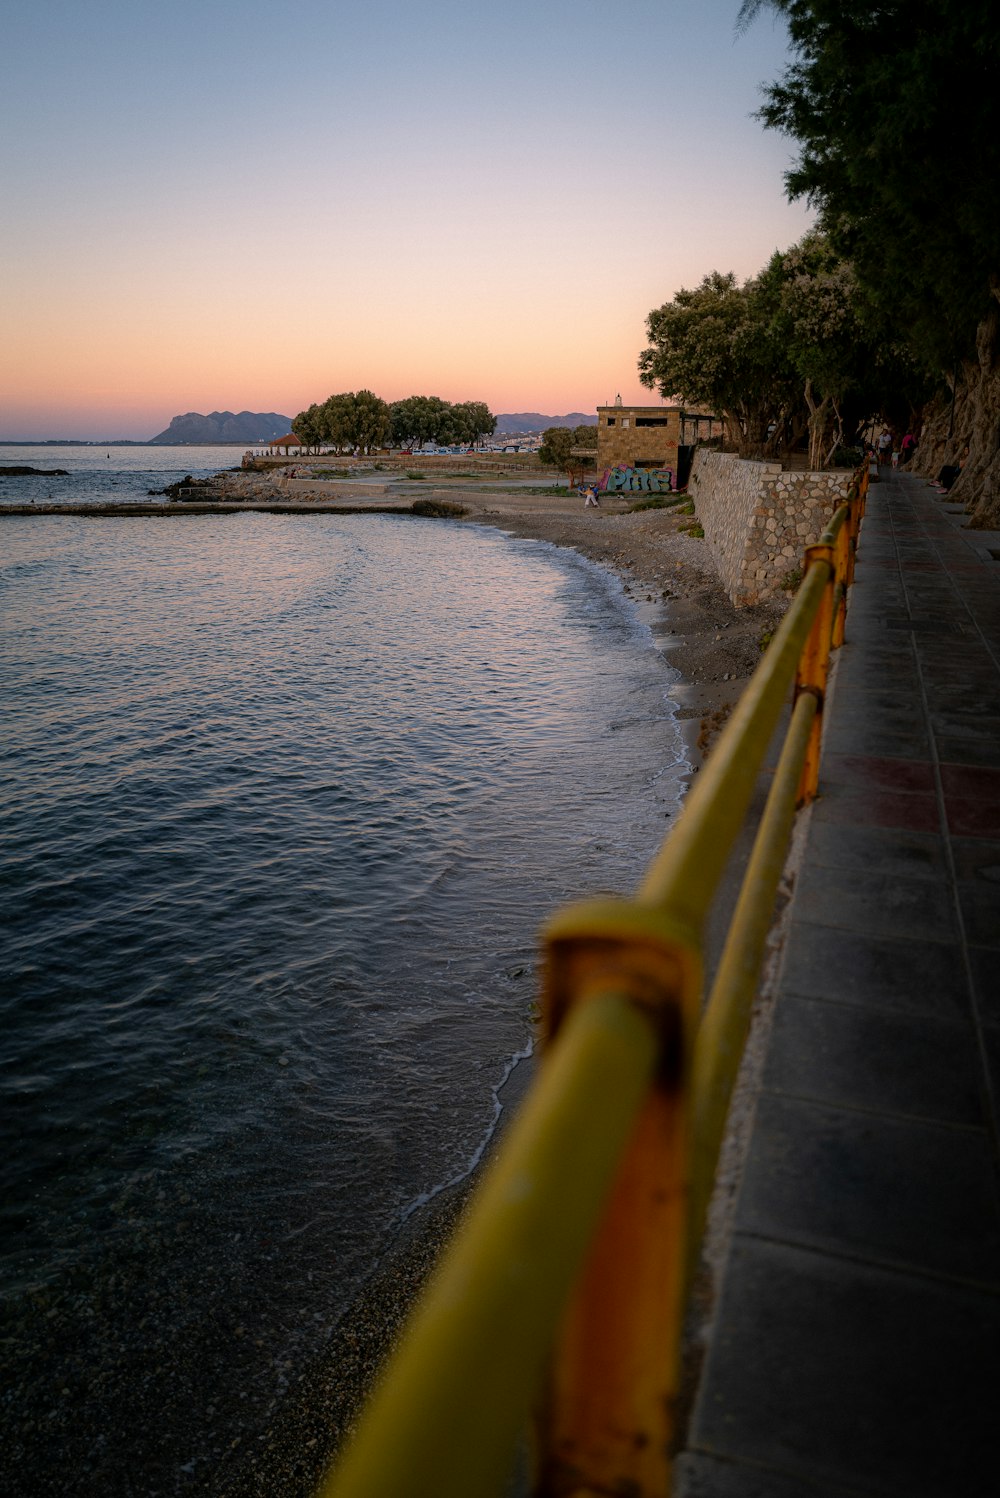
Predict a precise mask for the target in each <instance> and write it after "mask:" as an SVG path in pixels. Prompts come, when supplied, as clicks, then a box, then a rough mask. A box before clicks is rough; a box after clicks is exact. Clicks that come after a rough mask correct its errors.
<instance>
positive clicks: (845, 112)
mask: <svg viewBox="0 0 1000 1498" xmlns="http://www.w3.org/2000/svg"><path fill="white" fill-rule="evenodd" d="M765 8H771V9H774V10H777V11H779V12H780V13H781V14H783V15H784V16H785V17H786V19H787V22H788V27H789V33H790V36H791V41H792V45H793V47H794V49H795V53H796V61H795V62H794V63H793V64H792V65H791V66H790V67H789V68H788V69H787V70H786V72H785V73H784V75H783V76H782V78H781V79H780V80H779V81H778V82H776V83H774V84H772V85H771V86H770V87H769V88H768V89H767V94H766V99H767V102H766V103H765V105H764V107H763V109H762V110H761V118H762V119H763V121H764V123H765V124H766V125H768V126H770V127H772V128H774V129H778V130H781V131H783V132H784V133H786V134H788V135H790V136H792V137H793V138H794V139H795V140H796V141H797V142H798V144H799V156H798V159H797V161H796V163H795V165H794V166H793V168H792V170H791V171H790V172H789V173H788V175H787V177H786V185H787V188H788V192H789V195H790V196H791V197H802V196H805V197H807V198H808V199H809V200H810V201H811V202H813V203H814V204H815V205H816V206H817V208H818V209H819V212H820V221H821V224H822V226H823V227H824V228H825V229H826V230H827V232H828V233H829V234H830V236H831V239H832V242H833V244H834V247H835V248H836V249H837V250H838V251H839V252H840V253H841V254H842V255H844V256H845V257H847V258H849V259H850V260H851V262H852V264H853V265H854V268H855V272H856V275H857V277H858V280H859V282H860V283H861V285H862V286H863V287H864V288H866V290H867V292H868V293H869V295H870V297H871V299H872V301H873V303H874V304H875V305H876V306H877V308H878V310H879V313H880V315H881V316H882V318H883V319H884V320H885V322H887V323H888V324H889V325H891V326H892V327H893V328H894V329H895V330H896V331H897V333H898V335H900V336H901V337H903V338H905V339H906V340H907V341H908V343H909V344H910V346H911V348H912V349H913V351H914V355H915V357H916V358H917V359H918V360H919V361H921V362H922V363H923V364H924V365H925V366H929V367H931V368H933V369H934V370H935V371H936V372H937V374H938V375H939V377H941V378H943V379H945V380H946V381H947V383H948V385H949V387H950V399H949V405H951V404H952V403H954V405H956V406H960V407H961V408H962V412H963V420H964V421H965V427H964V435H965V436H966V437H967V440H968V444H969V448H970V451H969V461H968V463H967V464H966V467H965V469H964V470H963V473H962V477H961V478H960V479H959V481H958V484H957V485H956V487H955V491H954V492H955V493H956V494H957V495H964V496H965V497H966V498H967V499H975V498H976V497H977V496H979V495H982V494H983V493H984V491H985V490H987V489H989V488H990V487H991V486H992V487H995V488H997V490H998V494H1000V452H998V450H997V445H996V443H995V441H994V436H995V430H996V424H997V420H998V418H1000V357H998V356H1000V196H998V194H997V191H996V182H997V176H998V168H1000V90H998V89H997V86H996V79H997V73H998V67H997V64H998V60H1000V11H998V9H997V7H996V6H995V5H994V4H992V3H988V0H881V3H880V4H878V5H872V4H871V3H870V0H838V3H836V4H833V3H831V0H744V3H743V5H742V7H741V10H740V13H739V22H738V24H739V25H740V26H745V25H747V24H749V22H750V21H751V20H752V19H753V18H754V16H756V15H757V14H758V13H759V12H760V11H761V10H763V9H765ZM946 425H947V426H948V429H949V431H950V434H951V436H950V438H948V439H947V440H945V439H944V438H943V437H942V439H941V442H940V443H939V449H940V452H941V453H942V454H944V453H945V452H946V451H947V441H948V440H951V439H952V438H953V439H954V440H955V441H956V442H957V441H958V440H959V429H958V425H956V422H955V419H954V411H952V412H951V414H950V416H949V417H948V419H947V422H946V419H945V415H944V412H942V415H941V417H940V418H939V420H938V427H939V428H941V429H943V428H944V427H945V426H946ZM931 445H932V447H933V444H931ZM924 447H925V444H924V443H923V441H922V442H921V452H923V451H924ZM935 450H936V451H937V450H938V449H935ZM998 503H1000V500H998Z"/></svg>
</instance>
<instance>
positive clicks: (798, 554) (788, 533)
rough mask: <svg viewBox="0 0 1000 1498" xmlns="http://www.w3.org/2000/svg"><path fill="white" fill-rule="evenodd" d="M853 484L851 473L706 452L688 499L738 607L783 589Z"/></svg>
mask: <svg viewBox="0 0 1000 1498" xmlns="http://www.w3.org/2000/svg"><path fill="white" fill-rule="evenodd" d="M851 478H852V474H851V473H850V472H849V471H847V470H843V469H836V470H833V471H831V472H826V473H786V472H785V471H784V470H783V469H782V467H781V464H780V463H758V462H751V461H750V460H748V459H746V458H737V457H736V456H735V455H734V454H733V453H719V452H713V451H712V450H711V449H710V448H704V447H702V448H699V449H698V451H697V452H696V453H695V456H694V463H693V465H692V468H691V477H690V479H689V481H688V493H689V494H690V495H691V497H692V499H693V500H694V508H695V514H696V515H697V517H698V523H699V524H700V525H701V527H702V529H703V530H704V532H705V540H706V541H707V542H708V544H709V546H710V548H711V551H712V555H713V557H714V559H715V564H716V567H717V568H718V570H719V575H720V577H721V578H722V581H723V584H724V585H725V588H726V590H727V592H728V593H729V598H730V601H731V602H732V603H734V604H737V605H743V604H751V603H758V602H760V601H761V600H762V599H765V598H770V597H773V595H774V594H775V593H778V592H780V591H781V585H782V582H783V581H785V580H786V579H787V578H788V576H789V574H790V573H793V572H795V571H796V570H797V569H800V568H801V567H802V560H803V552H804V550H805V548H806V547H807V546H810V545H812V544H813V542H815V541H818V540H819V538H820V536H821V535H822V534H823V531H824V530H825V529H826V526H827V522H828V520H829V518H830V516H831V515H832V514H833V512H834V510H836V508H837V506H838V505H839V504H840V503H841V501H842V500H843V499H844V497H845V496H846V494H847V489H848V486H849V484H850V482H851Z"/></svg>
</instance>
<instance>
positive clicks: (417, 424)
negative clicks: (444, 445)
mask: <svg viewBox="0 0 1000 1498" xmlns="http://www.w3.org/2000/svg"><path fill="white" fill-rule="evenodd" d="M447 410H448V402H447V401H444V400H442V399H441V397H440V396H439V395H410V396H407V398H406V399H405V400H401V401H393V403H392V405H391V406H390V407H389V415H390V421H391V431H392V440H393V441H394V442H398V443H399V444H400V445H401V446H403V447H422V446H423V444H424V443H425V442H438V441H440V435H439V434H440V433H441V431H442V430H443V422H444V416H445V413H446V412H447Z"/></svg>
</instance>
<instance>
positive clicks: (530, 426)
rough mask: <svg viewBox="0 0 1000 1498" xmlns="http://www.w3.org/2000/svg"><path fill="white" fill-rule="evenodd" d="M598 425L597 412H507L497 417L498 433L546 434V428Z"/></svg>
mask: <svg viewBox="0 0 1000 1498" xmlns="http://www.w3.org/2000/svg"><path fill="white" fill-rule="evenodd" d="M596 425H597V412H596V411H589V412H587V411H570V413H569V415H568V416H542V415H541V414H540V412H538V411H506V412H504V414H503V415H502V416H498V417H497V431H498V432H544V431H545V428H546V427H583V426H587V427H596Z"/></svg>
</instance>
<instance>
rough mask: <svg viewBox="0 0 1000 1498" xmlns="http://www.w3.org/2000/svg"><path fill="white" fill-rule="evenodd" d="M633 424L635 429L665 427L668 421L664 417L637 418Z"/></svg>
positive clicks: (668, 423)
mask: <svg viewBox="0 0 1000 1498" xmlns="http://www.w3.org/2000/svg"><path fill="white" fill-rule="evenodd" d="M635 424H636V426H637V427H666V426H669V425H670V421H669V419H668V418H667V417H666V416H637V417H636V418H635Z"/></svg>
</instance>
